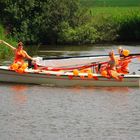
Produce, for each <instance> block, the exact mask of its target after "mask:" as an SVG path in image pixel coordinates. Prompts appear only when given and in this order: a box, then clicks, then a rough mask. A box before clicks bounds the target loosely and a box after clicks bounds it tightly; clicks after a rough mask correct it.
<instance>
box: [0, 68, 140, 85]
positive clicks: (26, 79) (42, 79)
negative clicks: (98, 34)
mask: <svg viewBox="0 0 140 140" xmlns="http://www.w3.org/2000/svg"><path fill="white" fill-rule="evenodd" d="M79 75H80V76H74V75H73V73H72V72H52V71H45V72H38V73H37V72H35V71H34V70H27V73H24V74H19V73H17V72H15V71H11V70H8V67H2V66H1V67H0V81H1V82H8V83H9V82H10V83H26V84H46V85H53V86H92V87H96V86H101V87H102V86H104V87H105V86H107V87H110V86H112V87H116V86H117V87H122V86H123V87H126V86H127V87H139V86H140V75H125V76H124V78H123V80H122V81H118V80H115V79H113V78H111V79H107V78H105V77H102V76H101V75H99V74H93V76H96V77H97V78H98V80H97V79H95V78H92V79H90V78H88V75H87V73H81V74H79ZM81 76H82V77H83V76H84V78H81Z"/></svg>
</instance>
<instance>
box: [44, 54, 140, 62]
mask: <svg viewBox="0 0 140 140" xmlns="http://www.w3.org/2000/svg"><path fill="white" fill-rule="evenodd" d="M104 56H109V55H108V54H99V55H81V56H64V57H63V56H62V57H43V58H42V60H52V59H70V58H84V57H104ZM115 56H119V54H115ZM129 56H140V53H132V54H129V55H128V56H126V57H129Z"/></svg>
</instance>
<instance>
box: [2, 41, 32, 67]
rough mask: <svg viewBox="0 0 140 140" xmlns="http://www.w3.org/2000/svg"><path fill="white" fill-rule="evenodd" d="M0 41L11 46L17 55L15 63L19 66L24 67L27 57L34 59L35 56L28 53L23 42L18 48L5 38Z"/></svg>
mask: <svg viewBox="0 0 140 140" xmlns="http://www.w3.org/2000/svg"><path fill="white" fill-rule="evenodd" d="M0 43H3V44H5V45H7V46H8V47H9V48H11V49H12V50H13V51H14V54H15V57H14V62H13V64H17V65H18V68H19V67H22V66H23V65H24V60H25V59H28V60H33V58H32V57H31V56H30V55H28V54H27V52H26V51H25V50H23V43H22V42H19V43H18V46H17V48H16V47H13V46H12V45H10V44H9V43H7V42H5V41H3V40H0Z"/></svg>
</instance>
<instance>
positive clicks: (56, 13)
mask: <svg viewBox="0 0 140 140" xmlns="http://www.w3.org/2000/svg"><path fill="white" fill-rule="evenodd" d="M80 2H81V3H82V4H83V5H84V6H81V5H80ZM139 3H140V2H139V0H133V1H132V0H127V1H126V0H124V1H122V0H45V1H44V0H24V1H21V0H19V1H15V0H1V1H0V11H1V12H0V22H1V23H2V24H3V25H4V27H5V29H6V32H7V35H6V36H7V37H8V36H9V37H10V36H14V37H15V38H16V40H22V41H23V42H26V43H28V44H29V43H30V44H37V43H43V44H46V43H47V44H48V43H51V44H59V43H61V44H72V43H74V44H91V43H99V42H112V41H127V40H131V41H138V40H140V26H139V25H140V7H133V6H138V5H139ZM86 4H87V5H86ZM99 6H100V7H99ZM108 6H111V7H108ZM113 6H115V7H113ZM118 6H121V7H118ZM123 6H124V7H123ZM126 6H130V7H126ZM1 38H2V37H1Z"/></svg>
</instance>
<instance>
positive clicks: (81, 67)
mask: <svg viewBox="0 0 140 140" xmlns="http://www.w3.org/2000/svg"><path fill="white" fill-rule="evenodd" d="M137 56H140V54H139V53H135V54H130V55H129V56H127V57H125V58H124V59H132V58H136V57H137ZM119 61H121V60H119ZM107 63H108V61H104V62H92V63H90V64H87V65H83V66H75V67H43V69H45V70H51V71H59V70H74V69H85V68H90V67H93V66H97V65H102V64H107Z"/></svg>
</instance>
